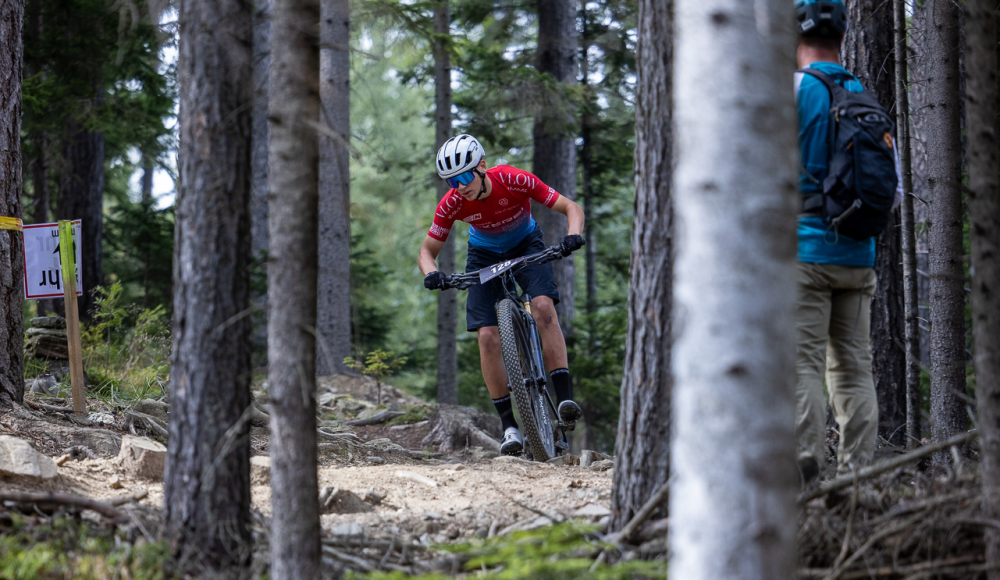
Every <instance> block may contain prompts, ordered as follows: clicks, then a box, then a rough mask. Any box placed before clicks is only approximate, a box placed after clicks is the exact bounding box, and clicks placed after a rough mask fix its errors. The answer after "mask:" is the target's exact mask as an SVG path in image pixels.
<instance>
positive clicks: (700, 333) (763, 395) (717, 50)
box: [670, 0, 799, 580]
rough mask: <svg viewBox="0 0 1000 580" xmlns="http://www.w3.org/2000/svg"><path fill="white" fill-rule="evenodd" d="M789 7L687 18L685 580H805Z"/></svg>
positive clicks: (679, 242) (677, 520) (680, 360)
mask: <svg viewBox="0 0 1000 580" xmlns="http://www.w3.org/2000/svg"><path fill="white" fill-rule="evenodd" d="M788 9H789V6H788V3H787V2H786V1H785V0H760V1H757V2H745V1H742V0H701V1H690V0H689V1H685V2H680V3H678V5H677V25H676V30H677V33H678V34H677V41H676V45H675V46H676V48H675V50H676V55H675V58H674V63H675V72H674V83H673V87H674V97H675V100H674V103H675V107H676V109H675V115H676V117H675V119H676V123H675V127H676V129H677V134H676V136H675V139H676V142H677V143H678V144H679V145H678V147H677V150H676V163H677V165H676V173H675V187H674V190H673V192H672V194H673V199H674V204H675V205H674V207H675V212H676V213H675V215H676V219H677V222H676V224H677V227H676V228H675V230H674V231H675V232H676V245H675V246H674V247H675V248H676V258H675V259H676V261H675V267H674V277H675V282H674V308H673V320H674V321H676V322H677V324H676V325H675V326H674V343H673V348H674V350H673V354H672V360H673V369H674V371H673V376H674V397H673V400H672V406H673V421H674V425H673V427H674V431H673V441H672V447H671V462H672V463H671V477H672V478H673V479H672V487H671V493H670V519H671V522H670V523H671V530H670V550H671V554H672V556H671V561H670V575H671V577H672V578H673V577H676V578H683V579H684V580H717V579H720V578H739V579H740V580H772V579H776V578H792V577H794V575H795V560H796V552H795V544H796V511H797V510H796V503H795V494H796V492H797V491H798V488H799V476H798V473H797V470H796V466H795V456H796V449H795V429H794V426H795V358H794V357H795V323H794V308H795V295H796V260H795V255H796V236H795V211H796V203H797V202H796V199H797V197H798V192H797V190H796V181H797V180H796V174H797V164H796V161H795V160H796V159H797V156H796V130H797V126H798V123H797V121H796V117H795V105H794V103H793V102H792V101H793V94H792V91H791V90H789V87H790V86H791V85H790V83H791V73H792V69H791V66H790V65H791V62H792V61H791V59H792V54H793V50H792V49H793V35H792V28H791V24H792V20H791V19H790V18H789V17H788ZM706 71H711V74H706Z"/></svg>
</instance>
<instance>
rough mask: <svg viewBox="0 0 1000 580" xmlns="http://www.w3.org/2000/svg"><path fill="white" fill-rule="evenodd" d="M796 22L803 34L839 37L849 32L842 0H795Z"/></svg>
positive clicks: (800, 32)
mask: <svg viewBox="0 0 1000 580" xmlns="http://www.w3.org/2000/svg"><path fill="white" fill-rule="evenodd" d="M795 23H796V27H797V28H798V31H799V34H800V35H802V36H826V37H838V36H841V35H843V34H844V33H845V32H847V9H846V8H845V7H844V3H843V2H841V0H795Z"/></svg>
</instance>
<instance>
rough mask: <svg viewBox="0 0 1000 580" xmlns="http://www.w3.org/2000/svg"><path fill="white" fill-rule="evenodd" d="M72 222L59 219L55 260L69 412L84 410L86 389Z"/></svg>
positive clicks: (84, 411) (78, 412)
mask: <svg viewBox="0 0 1000 580" xmlns="http://www.w3.org/2000/svg"><path fill="white" fill-rule="evenodd" d="M74 248H75V245H74V244H73V223H72V222H70V221H68V220H59V259H60V262H61V263H62V279H63V296H64V297H65V300H66V336H67V339H68V340H69V377H70V383H71V384H72V386H73V412H74V413H76V414H78V415H85V414H86V413H87V391H86V387H85V386H84V378H83V346H82V344H81V343H80V309H79V305H78V304H77V301H76V252H75V251H74Z"/></svg>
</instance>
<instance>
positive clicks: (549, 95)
mask: <svg viewBox="0 0 1000 580" xmlns="http://www.w3.org/2000/svg"><path fill="white" fill-rule="evenodd" d="M576 16H577V12H576V2H575V1H574V0H538V52H537V56H536V67H537V69H538V71H539V72H542V73H547V74H548V75H550V76H551V81H552V82H550V83H547V84H546V86H545V87H544V89H543V90H544V91H545V94H544V96H543V99H544V100H543V103H542V107H541V110H540V112H539V113H538V115H537V116H536V118H535V128H534V145H535V150H534V154H533V156H532V163H531V165H532V168H533V169H532V171H533V172H534V174H535V175H536V176H538V178H539V179H540V180H542V182H543V183H545V184H547V185H548V186H549V187H553V188H555V190H556V191H558V192H559V193H560V194H561V195H564V196H566V197H568V198H569V199H574V200H575V199H576V122H575V120H574V118H573V111H572V110H570V109H571V106H570V103H569V102H568V101H567V100H566V99H565V98H564V97H563V95H564V92H565V89H564V86H562V85H565V84H569V83H575V82H576V75H577V63H576V58H577V51H578V47H579V44H578V42H577V36H576ZM538 207H539V206H538V204H537V203H534V204H533V210H532V215H534V216H535V219H536V220H537V221H538V225H539V226H540V227H541V228H542V231H543V232H545V243H546V244H547V245H550V246H551V245H555V244H558V243H559V242H560V241H561V240H562V238H563V236H565V235H566V232H567V227H568V224H567V223H566V217H565V216H563V215H561V214H558V213H556V212H553V211H548V210H546V209H544V208H540V209H537V211H536V208H538ZM552 269H553V271H554V272H555V279H556V287H558V289H559V304H557V305H556V312H557V313H558V315H559V323H560V325H561V326H562V328H563V333H564V334H565V335H566V336H570V335H572V323H573V318H574V304H573V302H574V290H573V283H574V279H575V276H576V267H575V266H574V264H573V260H572V259H567V260H558V261H556V262H553V263H552Z"/></svg>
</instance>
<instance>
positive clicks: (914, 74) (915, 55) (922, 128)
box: [906, 3, 936, 373]
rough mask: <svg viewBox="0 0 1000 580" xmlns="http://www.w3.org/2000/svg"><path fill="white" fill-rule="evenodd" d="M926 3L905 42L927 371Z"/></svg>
mask: <svg viewBox="0 0 1000 580" xmlns="http://www.w3.org/2000/svg"><path fill="white" fill-rule="evenodd" d="M928 9H929V8H928V4H927V3H924V4H919V3H918V4H917V5H914V6H912V10H913V13H912V16H911V18H910V25H909V27H908V29H907V31H906V32H907V37H908V39H909V43H908V46H907V54H908V55H909V59H908V60H907V69H908V75H907V76H908V78H910V79H914V82H912V83H910V94H909V97H910V135H911V136H912V137H911V139H910V175H911V178H912V181H913V196H914V204H913V222H914V228H913V231H914V240H915V243H916V246H915V249H914V255H915V256H916V270H917V320H918V329H919V331H920V340H919V342H918V349H919V352H920V364H921V367H922V368H924V369H926V370H927V371H928V373H929V372H930V360H931V338H930V336H931V335H930V318H931V315H930V295H931V293H930V279H929V278H928V275H927V270H928V249H927V240H928V237H929V236H928V233H927V229H928V228H927V220H928V216H929V215H930V211H929V210H930V196H929V194H928V182H927V157H928V154H929V150H931V149H934V147H935V146H936V144H935V143H934V142H933V141H930V140H929V139H928V118H927V113H928V112H929V111H930V110H931V104H930V101H929V98H928V92H929V91H928V89H929V83H928V82H927V79H929V78H930V74H931V73H930V71H929V70H928V62H929V61H930V59H931V58H932V55H931V54H930V53H929V51H928V46H927V42H925V39H926V37H927V30H928V25H927V22H928Z"/></svg>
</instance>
